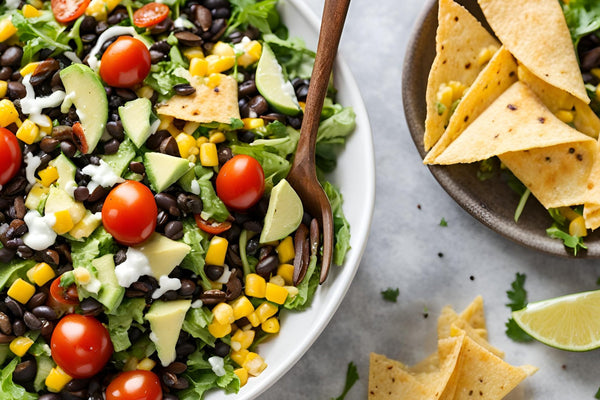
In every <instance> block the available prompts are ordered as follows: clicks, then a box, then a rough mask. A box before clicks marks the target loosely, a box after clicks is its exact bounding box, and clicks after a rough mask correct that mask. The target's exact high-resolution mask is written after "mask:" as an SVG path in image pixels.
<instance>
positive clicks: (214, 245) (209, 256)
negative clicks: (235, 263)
mask: <svg viewBox="0 0 600 400" xmlns="http://www.w3.org/2000/svg"><path fill="white" fill-rule="evenodd" d="M228 244H229V242H227V239H225V238H222V237H220V236H213V238H212V239H211V240H210V243H209V245H208V250H207V251H206V258H205V259H204V261H206V263H207V264H210V265H223V264H224V263H225V254H227V245H228Z"/></svg>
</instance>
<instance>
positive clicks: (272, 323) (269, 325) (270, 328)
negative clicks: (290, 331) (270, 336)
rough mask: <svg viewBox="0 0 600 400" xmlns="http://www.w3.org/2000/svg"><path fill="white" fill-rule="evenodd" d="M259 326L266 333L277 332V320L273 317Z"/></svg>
mask: <svg viewBox="0 0 600 400" xmlns="http://www.w3.org/2000/svg"><path fill="white" fill-rule="evenodd" d="M260 328H261V329H262V330H263V331H265V332H267V333H277V332H279V320H278V319H277V318H275V317H273V318H269V319H268V320H266V321H265V322H263V323H262V324H260Z"/></svg>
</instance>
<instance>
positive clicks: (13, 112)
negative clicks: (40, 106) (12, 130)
mask: <svg viewBox="0 0 600 400" xmlns="http://www.w3.org/2000/svg"><path fill="white" fill-rule="evenodd" d="M18 120H19V112H18V111H17V109H16V108H15V105H14V104H13V102H12V101H10V100H8V99H2V100H0V127H2V128H4V127H6V126H8V125H10V124H12V123H13V122H17V121H18Z"/></svg>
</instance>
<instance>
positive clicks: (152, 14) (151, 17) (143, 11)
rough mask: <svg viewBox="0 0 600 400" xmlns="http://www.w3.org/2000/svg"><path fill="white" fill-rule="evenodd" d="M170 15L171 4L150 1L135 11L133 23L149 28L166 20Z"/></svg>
mask: <svg viewBox="0 0 600 400" xmlns="http://www.w3.org/2000/svg"><path fill="white" fill-rule="evenodd" d="M168 16H169V6H167V5H165V4H161V3H148V4H146V5H145V6H143V7H142V8H138V9H137V10H136V11H135V12H134V13H133V24H134V25H135V26H137V27H139V28H147V27H149V26H152V25H156V24H158V23H159V22H162V21H164V20H165V19H166V18H167V17H168Z"/></svg>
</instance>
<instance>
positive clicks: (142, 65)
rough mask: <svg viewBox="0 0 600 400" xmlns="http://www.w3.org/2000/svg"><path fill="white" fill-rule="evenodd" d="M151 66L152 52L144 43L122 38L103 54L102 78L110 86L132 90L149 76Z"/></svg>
mask: <svg viewBox="0 0 600 400" xmlns="http://www.w3.org/2000/svg"><path fill="white" fill-rule="evenodd" d="M151 64H152V60H151V59H150V51H148V48H147V47H146V45H145V44H144V43H142V42H141V41H139V40H138V39H135V38H132V37H130V36H121V37H119V38H118V39H117V40H115V41H114V42H113V43H111V45H110V46H108V48H107V49H106V51H105V52H104V54H102V59H101V61H100V76H101V77H102V79H103V80H104V82H106V83H107V84H108V85H110V86H114V87H120V88H130V87H133V86H135V85H137V84H138V83H141V82H142V81H143V80H144V79H145V78H146V76H148V73H149V72H150V66H151Z"/></svg>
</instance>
